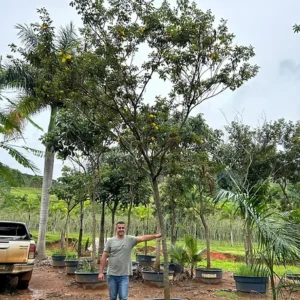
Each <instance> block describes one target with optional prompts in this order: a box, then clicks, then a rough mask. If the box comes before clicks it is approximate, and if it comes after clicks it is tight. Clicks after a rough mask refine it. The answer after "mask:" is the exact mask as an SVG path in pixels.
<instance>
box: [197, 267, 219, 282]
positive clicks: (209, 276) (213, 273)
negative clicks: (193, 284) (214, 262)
mask: <svg viewBox="0 0 300 300" xmlns="http://www.w3.org/2000/svg"><path fill="white" fill-rule="evenodd" d="M196 278H197V279H199V280H200V281H201V282H204V283H210V284H215V283H220V282H221V280H222V278H223V271H222V269H205V268H197V269H196Z"/></svg>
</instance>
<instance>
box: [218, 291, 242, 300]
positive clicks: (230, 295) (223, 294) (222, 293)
mask: <svg viewBox="0 0 300 300" xmlns="http://www.w3.org/2000/svg"><path fill="white" fill-rule="evenodd" d="M215 295H216V296H217V297H223V298H225V299H238V297H239V296H238V295H237V294H236V293H232V292H226V291H217V292H216V293H215Z"/></svg>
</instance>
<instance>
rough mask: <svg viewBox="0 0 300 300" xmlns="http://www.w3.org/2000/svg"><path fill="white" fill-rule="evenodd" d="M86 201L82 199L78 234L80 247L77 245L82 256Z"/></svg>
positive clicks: (78, 253) (79, 255)
mask: <svg viewBox="0 0 300 300" xmlns="http://www.w3.org/2000/svg"><path fill="white" fill-rule="evenodd" d="M83 208H84V203H83V201H80V220H79V235H78V247H77V256H78V258H79V257H81V251H82V250H81V244H82V236H83V217H84V210H83Z"/></svg>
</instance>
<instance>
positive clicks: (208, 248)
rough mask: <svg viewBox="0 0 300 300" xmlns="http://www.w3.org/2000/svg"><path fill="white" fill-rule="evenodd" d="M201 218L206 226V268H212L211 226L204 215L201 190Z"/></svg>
mask: <svg viewBox="0 0 300 300" xmlns="http://www.w3.org/2000/svg"><path fill="white" fill-rule="evenodd" d="M200 219H201V222H202V224H203V227H204V236H205V242H206V268H207V269H210V236H209V228H208V225H207V222H206V220H205V216H204V204H203V195H202V191H200ZM192 275H193V274H192Z"/></svg>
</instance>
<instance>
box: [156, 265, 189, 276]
mask: <svg viewBox="0 0 300 300" xmlns="http://www.w3.org/2000/svg"><path fill="white" fill-rule="evenodd" d="M160 265H161V266H162V267H163V266H164V263H161V264H160ZM169 271H173V272H174V275H176V274H180V273H182V272H183V268H182V266H181V265H179V264H176V263H169Z"/></svg>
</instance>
